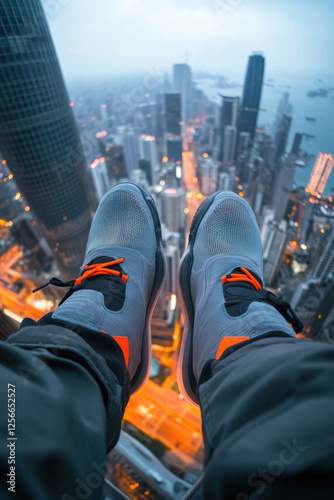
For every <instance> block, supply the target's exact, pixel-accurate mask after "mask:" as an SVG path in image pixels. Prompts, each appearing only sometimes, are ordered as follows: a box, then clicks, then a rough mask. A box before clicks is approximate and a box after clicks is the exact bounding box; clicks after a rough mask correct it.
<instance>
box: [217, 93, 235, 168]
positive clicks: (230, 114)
mask: <svg viewBox="0 0 334 500" xmlns="http://www.w3.org/2000/svg"><path fill="white" fill-rule="evenodd" d="M220 97H221V98H222V105H221V108H220V120H219V137H220V150H219V160H220V161H224V144H225V127H236V126H237V123H238V113H239V97H227V96H223V95H221V96H220Z"/></svg>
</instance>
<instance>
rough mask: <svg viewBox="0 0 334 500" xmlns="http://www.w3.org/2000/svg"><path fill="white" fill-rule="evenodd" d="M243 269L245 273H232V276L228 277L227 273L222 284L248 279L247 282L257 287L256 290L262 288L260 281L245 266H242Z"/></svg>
mask: <svg viewBox="0 0 334 500" xmlns="http://www.w3.org/2000/svg"><path fill="white" fill-rule="evenodd" d="M240 269H241V271H243V272H244V273H245V274H241V273H232V274H231V275H230V277H229V278H228V277H227V276H226V275H225V276H223V277H222V284H223V285H224V284H225V283H230V282H233V281H235V282H237V281H246V282H247V283H250V284H251V285H253V286H254V287H255V289H256V290H261V288H262V286H261V285H260V283H259V282H258V281H257V280H256V279H255V278H254V276H253V275H252V274H251V273H250V272H249V271H247V269H245V268H244V267H240Z"/></svg>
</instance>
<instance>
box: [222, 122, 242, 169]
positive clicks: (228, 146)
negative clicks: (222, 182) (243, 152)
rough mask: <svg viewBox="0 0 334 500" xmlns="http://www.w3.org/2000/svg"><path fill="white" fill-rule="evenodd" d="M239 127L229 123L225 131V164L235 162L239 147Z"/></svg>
mask: <svg viewBox="0 0 334 500" xmlns="http://www.w3.org/2000/svg"><path fill="white" fill-rule="evenodd" d="M237 133H238V132H237V129H236V128H235V127H231V126H230V125H227V126H226V127H225V131H224V138H223V140H224V148H223V158H222V160H223V163H224V166H229V165H231V164H233V162H234V160H235V153H236V147H237Z"/></svg>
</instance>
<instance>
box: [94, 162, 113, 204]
mask: <svg viewBox="0 0 334 500" xmlns="http://www.w3.org/2000/svg"><path fill="white" fill-rule="evenodd" d="M90 168H91V169H92V178H93V182H94V186H95V190H96V194H97V199H98V200H99V201H100V200H101V199H102V198H103V196H104V195H105V193H106V192H107V191H108V190H109V189H110V188H111V182H110V179H109V176H108V172H107V165H106V162H105V158H103V157H102V158H100V159H99V158H96V160H94V161H93V163H92V164H91V166H90Z"/></svg>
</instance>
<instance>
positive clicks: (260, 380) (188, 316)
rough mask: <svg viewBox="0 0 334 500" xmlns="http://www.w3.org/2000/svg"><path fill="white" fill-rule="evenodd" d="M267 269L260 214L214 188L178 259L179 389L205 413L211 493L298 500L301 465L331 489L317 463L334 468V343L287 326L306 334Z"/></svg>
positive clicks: (207, 484)
mask: <svg viewBox="0 0 334 500" xmlns="http://www.w3.org/2000/svg"><path fill="white" fill-rule="evenodd" d="M262 276H263V272H262V245H261V238H260V234H259V230H258V227H257V223H256V219H255V217H254V214H253V212H252V211H251V209H250V207H249V205H248V204H247V203H246V202H245V201H244V200H242V199H241V198H240V197H238V196H237V195H235V194H234V193H230V192H220V193H216V194H215V195H213V196H211V197H210V198H208V199H207V200H206V201H205V202H204V203H203V204H202V206H201V207H200V209H199V210H198V212H197V214H196V215H195V217H194V220H193V223H192V227H191V231H190V237H189V245H188V249H187V251H186V253H185V255H184V257H183V259H182V261H181V266H180V289H181V297H182V302H183V309H184V313H185V320H186V321H185V325H186V326H185V333H184V336H183V339H182V345H181V351H180V357H179V363H178V383H179V387H180V390H181V392H182V394H183V395H184V397H185V398H186V399H187V400H188V401H189V402H190V403H192V404H194V405H197V406H200V407H201V410H202V417H203V435H204V442H205V465H206V472H205V485H204V489H205V495H206V498H210V499H211V498H224V499H232V498H233V499H236V500H246V499H247V498H251V499H256V498H282V492H283V491H284V494H285V496H284V498H299V496H298V495H299V492H301V491H302V490H303V491H304V487H303V482H302V481H301V480H300V474H301V471H302V472H303V474H305V472H306V471H308V472H310V471H312V470H314V471H316V472H317V473H318V472H319V470H320V471H321V473H322V474H323V475H322V479H323V481H324V482H323V487H326V488H328V487H331V486H328V484H325V482H326V480H327V478H328V476H326V472H327V470H326V469H325V467H324V466H323V464H324V462H322V463H321V464H322V465H321V466H319V470H318V469H317V466H318V464H319V463H320V461H321V460H326V459H328V461H327V462H326V463H327V465H326V467H329V470H331V471H332V472H333V470H334V468H333V463H332V462H333V454H332V451H331V448H332V449H333V447H332V446H331V443H329V446H328V445H327V447H325V448H324V447H322V449H321V451H320V448H319V443H324V442H326V440H327V439H328V440H330V439H331V437H328V431H329V422H330V420H331V418H332V414H333V401H332V399H331V392H332V387H331V386H329V382H328V381H329V379H326V378H325V377H324V376H323V372H322V362H324V364H325V365H326V366H328V365H330V363H331V361H332V360H333V356H334V354H333V351H334V349H333V348H327V349H326V347H324V346H318V345H317V346H316V347H315V344H313V343H312V344H311V343H308V341H301V340H297V339H296V338H295V332H294V331H293V329H292V327H291V326H290V325H289V324H288V323H290V324H291V325H292V326H293V328H294V329H295V331H296V332H299V331H301V329H302V325H301V323H300V321H299V320H298V318H297V317H296V316H295V314H294V312H293V311H292V310H291V307H290V306H289V305H288V304H287V303H284V302H282V301H280V300H279V299H277V298H276V297H275V296H274V295H273V294H271V293H270V292H268V291H267V290H266V289H265V288H264V284H263V277H262ZM314 347H315V348H314ZM312 348H314V349H312ZM325 360H327V364H326V363H325ZM312 377H313V378H312ZM310 379H312V384H314V385H312V384H309V381H310ZM326 380H327V383H326ZM322 382H325V384H324V387H323V389H322V390H323V393H322V399H321V401H320V399H319V407H317V402H316V401H315V399H316V398H317V397H320V394H321V393H320V392H319V391H320V388H321V387H322ZM313 408H314V415H315V417H316V418H318V419H320V420H321V426H322V429H318V431H316V430H315V429H317V423H316V422H315V421H313V418H312V416H311V410H312V409H313ZM315 408H317V409H315ZM304 412H306V413H307V416H306V415H305V416H304V419H303V414H304ZM329 415H331V416H330V417H329ZM321 416H322V418H320V417H321ZM289 452H290V454H289ZM293 454H295V456H294V457H293V459H292V455H293ZM297 459H298V460H297ZM262 476H264V477H262ZM314 477H315V476H312V475H311V474H309V475H308V478H309V481H310V484H311V482H312V480H315V479H314ZM287 478H289V480H290V488H289V489H288V490H287V492H288V493H286V490H282V489H281V488H282V485H283V487H284V485H285V484H286V482H287V481H288V479H287ZM273 479H274V480H273ZM326 491H328V490H326ZM313 493H314V492H313ZM288 494H289V495H290V496H286V495H288ZM274 495H276V496H274Z"/></svg>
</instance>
